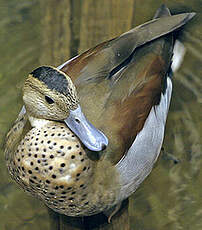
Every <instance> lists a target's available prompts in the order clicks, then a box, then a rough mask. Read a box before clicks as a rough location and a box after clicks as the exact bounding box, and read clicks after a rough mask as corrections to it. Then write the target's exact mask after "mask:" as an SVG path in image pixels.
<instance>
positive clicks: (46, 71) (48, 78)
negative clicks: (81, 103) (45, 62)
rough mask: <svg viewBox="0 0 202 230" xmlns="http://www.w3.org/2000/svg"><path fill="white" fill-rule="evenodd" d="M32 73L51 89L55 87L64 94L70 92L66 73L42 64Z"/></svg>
mask: <svg viewBox="0 0 202 230" xmlns="http://www.w3.org/2000/svg"><path fill="white" fill-rule="evenodd" d="M30 74H32V75H33V77H35V78H37V79H38V80H40V81H42V82H44V83H45V84H46V85H47V87H48V88H49V89H54V90H56V91H58V92H59V93H62V94H64V95H67V94H68V81H67V79H66V77H65V75H64V74H62V73H60V72H59V71H57V70H56V69H54V68H52V67H49V66H41V67H39V68H37V69H35V70H34V71H32V72H31V73H30Z"/></svg>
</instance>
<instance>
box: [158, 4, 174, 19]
mask: <svg viewBox="0 0 202 230" xmlns="http://www.w3.org/2000/svg"><path fill="white" fill-rule="evenodd" d="M168 16H171V13H170V10H169V9H168V7H167V6H166V5H165V4H162V5H161V6H160V7H159V8H158V10H157V11H156V13H155V15H154V19H155V18H161V17H168Z"/></svg>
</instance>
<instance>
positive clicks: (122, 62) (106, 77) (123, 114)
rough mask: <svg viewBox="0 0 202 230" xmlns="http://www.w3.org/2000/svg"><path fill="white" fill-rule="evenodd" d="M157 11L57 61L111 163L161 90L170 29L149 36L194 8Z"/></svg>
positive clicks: (129, 141)
mask: <svg viewBox="0 0 202 230" xmlns="http://www.w3.org/2000/svg"><path fill="white" fill-rule="evenodd" d="M156 16H158V14H157V15H156ZM161 16H163V17H162V18H160V19H153V20H152V21H150V22H147V23H145V24H143V25H140V26H138V27H136V28H134V29H132V30H130V31H129V32H127V33H124V34H123V35H121V36H119V37H117V38H115V39H112V40H110V41H107V42H104V43H101V44H99V45H98V46H96V47H95V48H92V49H90V50H88V51H86V52H85V53H83V54H81V55H80V56H77V57H75V58H73V59H72V60H70V61H68V62H66V63H64V64H63V65H61V66H60V67H59V68H60V69H61V70H62V71H64V72H65V73H67V74H68V75H69V76H70V77H71V78H72V80H73V81H74V83H75V85H76V87H77V90H78V93H79V97H80V103H81V107H82V109H83V110H84V113H85V114H86V116H87V117H88V119H89V120H90V122H92V123H93V124H94V125H95V126H96V127H97V128H99V129H100V130H102V131H103V132H104V133H105V134H106V136H107V137H108V139H109V146H108V148H107V154H106V155H105V157H107V158H109V159H110V160H111V161H112V162H113V163H114V164H116V163H117V162H119V161H120V159H121V158H123V156H124V155H125V154H127V152H128V150H129V148H130V147H131V145H132V144H133V142H134V140H135V139H136V136H137V134H138V133H139V132H140V131H141V130H142V129H143V127H144V124H145V121H146V119H147V118H148V116H149V113H150V111H151V109H152V108H155V106H157V105H159V103H160V101H161V97H162V95H163V94H164V93H165V91H166V87H167V85H166V84H167V80H166V78H167V72H168V70H169V68H170V64H171V59H172V52H173V39H172V35H171V34H169V35H167V36H163V37H161V38H159V39H157V40H155V41H153V42H150V41H151V40H154V39H156V38H158V37H160V36H162V35H165V34H168V33H169V32H171V31H173V30H175V29H177V28H179V27H180V26H182V25H184V24H185V23H186V22H187V21H188V20H189V19H191V18H192V17H193V16H194V14H193V13H191V14H179V15H175V16H169V15H161ZM148 42H150V43H148ZM145 43H148V44H145ZM143 44H145V45H144V46H142V45H143ZM140 46H141V47H140ZM114 153H116V154H114Z"/></svg>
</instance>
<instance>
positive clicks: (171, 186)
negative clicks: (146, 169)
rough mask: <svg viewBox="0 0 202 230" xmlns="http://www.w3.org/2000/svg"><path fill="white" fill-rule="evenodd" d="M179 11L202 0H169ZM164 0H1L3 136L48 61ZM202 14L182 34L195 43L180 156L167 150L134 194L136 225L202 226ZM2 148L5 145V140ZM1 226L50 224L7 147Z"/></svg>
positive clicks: (172, 138) (171, 133) (177, 111)
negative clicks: (30, 78) (13, 171)
mask: <svg viewBox="0 0 202 230" xmlns="http://www.w3.org/2000/svg"><path fill="white" fill-rule="evenodd" d="M165 3H168V4H167V5H168V7H170V8H171V10H172V12H173V13H178V12H188V11H189V12H190V11H195V12H197V11H198V12H199V11H200V7H201V2H200V0H191V1H177V0H170V1H165ZM160 4H161V1H160V0H158V1H157V0H147V1H144V6H142V1H141V0H127V1H121V0H118V1H113V0H112V1H107V0H104V1H93V0H86V1H80V0H75V1H71V0H69V1H68V0H60V1H57V0H52V1H47V0H45V1H39V0H30V1H26V0H12V1H7V0H0V44H1V46H0V53H1V62H0V98H1V100H0V140H1V144H3V142H2V140H3V138H4V135H5V133H6V132H7V130H8V128H9V127H10V125H11V123H12V121H13V120H14V119H15V118H16V116H17V114H18V112H19V110H20V107H21V105H22V101H21V86H22V84H23V81H24V78H25V76H26V75H27V73H29V72H30V71H31V70H32V69H34V68H35V67H37V66H39V65H41V64H51V65H54V66H57V65H59V64H61V63H62V62H64V61H65V60H67V59H68V58H69V57H71V56H73V55H76V54H77V53H78V52H82V51H84V50H85V49H87V48H89V47H92V46H93V45H95V44H97V43H99V42H101V41H104V40H106V39H109V38H112V37H114V36H116V35H118V34H120V33H122V32H125V31H127V30H129V29H130V28H131V27H133V26H135V25H138V24H140V23H143V22H145V21H146V20H148V19H150V18H151V17H152V16H153V14H154V12H155V10H156V9H157V8H158V7H159V5H160ZM201 26H202V25H201V15H199V14H198V15H197V17H196V18H195V19H194V20H193V21H192V22H191V23H189V24H188V25H187V26H186V27H185V30H184V31H183V32H180V34H179V36H180V40H181V41H183V42H184V44H185V46H186V47H187V54H186V56H185V60H184V63H183V66H182V68H181V69H180V71H179V72H178V73H177V74H176V76H175V79H174V93H173V98H172V103H171V108H170V113H169V117H168V122H167V128H166V137H165V141H164V147H165V149H166V151H167V152H169V153H172V154H174V155H175V156H176V157H177V158H178V159H180V163H179V164H177V165H174V164H173V162H172V161H168V160H166V159H164V158H163V157H161V159H160V160H159V161H158V163H157V166H156V168H155V169H154V170H153V172H152V174H151V175H150V176H149V178H148V179H147V180H146V181H145V182H144V183H143V184H142V186H141V187H140V189H139V190H138V191H137V192H136V193H135V194H134V195H133V196H132V198H131V200H130V205H129V209H130V221H131V226H132V227H131V229H145V230H147V229H169V230H170V229H173V230H174V229H194V230H198V229H202V209H201V206H202V200H201V197H202V191H201V186H202V180H201V178H202V171H201V170H200V168H202V152H201V145H202V144H201V139H202V138H201V135H202V131H201V130H202V107H201V102H202V94H201V89H202V79H201V76H202V68H201V60H202V55H201V53H202V42H201V38H202V31H201ZM1 149H2V148H1ZM0 175H1V180H0V220H1V221H0V229H2V230H4V229H8V230H13V229H20V230H32V229H33V230H34V229H49V216H48V212H47V209H46V208H45V207H44V205H43V204H41V203H40V202H39V201H38V200H36V199H34V198H32V197H30V196H28V195H27V194H25V193H24V192H23V191H21V190H20V189H19V188H18V187H17V186H16V185H15V184H14V183H13V182H12V181H11V180H10V178H9V176H8V173H7V170H6V167H5V161H4V156H3V152H2V151H1V154H0Z"/></svg>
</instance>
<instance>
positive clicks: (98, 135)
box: [64, 106, 108, 151]
mask: <svg viewBox="0 0 202 230" xmlns="http://www.w3.org/2000/svg"><path fill="white" fill-rule="evenodd" d="M64 122H65V123H66V125H67V126H68V127H69V128H70V129H71V130H72V131H73V132H74V133H75V135H76V136H77V137H78V138H79V139H80V141H81V142H82V143H83V144H84V145H85V146H86V147H87V148H88V149H89V150H91V151H102V150H104V149H105V148H106V147H107V145H108V139H107V137H106V136H105V135H104V134H103V133H102V132H101V131H100V130H98V129H96V128H95V127H94V126H93V125H92V124H91V123H90V122H89V121H88V120H87V119H86V117H85V116H84V114H83V113H82V111H81V107H80V106H78V108H77V109H75V110H71V111H70V114H69V116H68V118H67V119H65V120H64Z"/></svg>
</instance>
